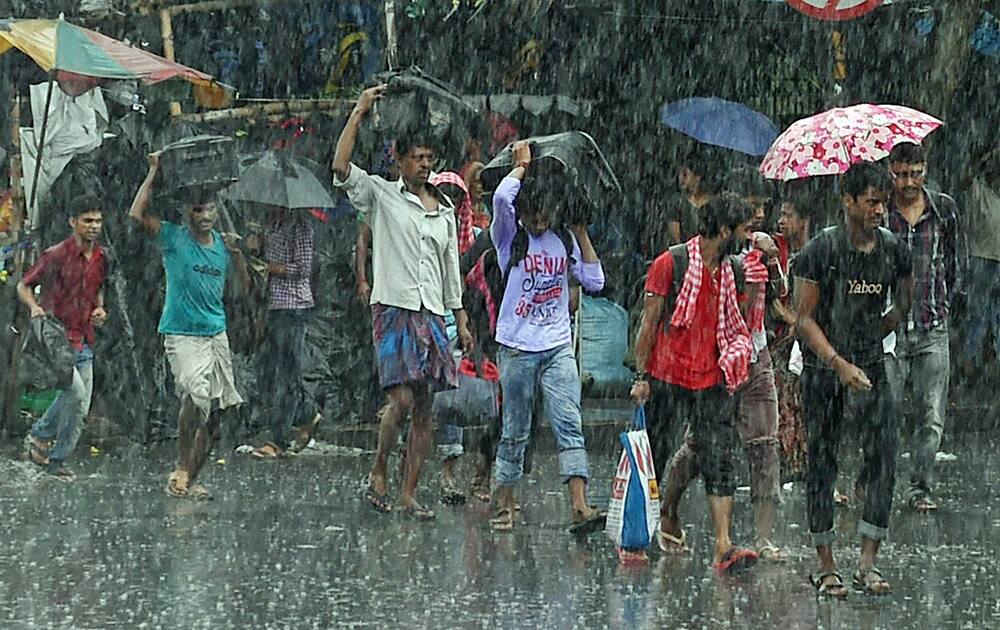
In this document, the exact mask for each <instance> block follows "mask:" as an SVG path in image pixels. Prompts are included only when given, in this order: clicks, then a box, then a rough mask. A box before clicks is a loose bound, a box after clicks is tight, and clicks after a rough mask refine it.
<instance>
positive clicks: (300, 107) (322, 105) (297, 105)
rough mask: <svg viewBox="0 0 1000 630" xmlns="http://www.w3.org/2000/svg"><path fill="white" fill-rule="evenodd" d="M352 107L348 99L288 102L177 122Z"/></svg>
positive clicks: (187, 116) (182, 117) (186, 117)
mask: <svg viewBox="0 0 1000 630" xmlns="http://www.w3.org/2000/svg"><path fill="white" fill-rule="evenodd" d="M353 106H354V101H351V100H348V99H331V100H290V101H276V102H269V103H264V104H261V105H244V106H243V107H234V108H231V109H220V110H216V111H211V112H202V113H200V114H182V115H180V116H178V119H179V120H184V121H187V122H193V123H206V122H218V121H220V120H236V119H239V118H260V117H264V116H266V117H271V116H284V115H287V114H303V113H307V112H322V111H334V110H338V109H343V110H347V109H349V108H351V107H353Z"/></svg>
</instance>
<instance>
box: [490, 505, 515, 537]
mask: <svg viewBox="0 0 1000 630" xmlns="http://www.w3.org/2000/svg"><path fill="white" fill-rule="evenodd" d="M490 529H492V530H493V531H495V532H510V531H513V530H514V512H513V510H511V509H509V508H500V509H499V510H497V511H496V513H495V514H494V515H493V518H491V519H490Z"/></svg>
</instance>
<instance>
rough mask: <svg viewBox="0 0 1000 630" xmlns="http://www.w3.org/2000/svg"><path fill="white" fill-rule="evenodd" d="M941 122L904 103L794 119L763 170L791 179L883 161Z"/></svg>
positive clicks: (840, 109) (855, 107)
mask: <svg viewBox="0 0 1000 630" xmlns="http://www.w3.org/2000/svg"><path fill="white" fill-rule="evenodd" d="M941 124H942V123H941V121H940V120H938V119H937V118H934V117H933V116H929V115H927V114H924V113H922V112H918V111H917V110H915V109H910V108H909V107H902V106H900V105H853V106H851V107H838V108H836V109H831V110H829V111H826V112H823V113H822V114H816V115H815V116H810V117H809V118H803V119H802V120H799V121H796V122H795V123H793V124H792V125H791V126H790V127H789V128H788V129H786V130H785V131H784V132H783V133H782V134H781V135H780V136H778V139H777V140H775V141H774V144H772V145H771V148H770V149H768V151H767V154H766V155H765V156H764V160H763V161H762V162H761V163H760V172H761V174H762V175H763V176H764V177H766V178H768V179H779V180H781V181H785V182H787V181H789V180H793V179H802V178H805V177H813V176H815V175H840V174H842V173H846V172H847V169H849V168H850V167H851V164H854V163H856V162H862V161H864V162H874V161H877V160H881V159H882V158H884V157H886V156H888V155H889V152H890V151H892V149H893V147H895V146H896V145H897V144H903V143H906V142H910V143H916V144H919V143H920V142H921V141H923V139H924V138H926V137H927V135H928V134H930V132H932V131H934V130H935V129H937V128H938V127H940V126H941Z"/></svg>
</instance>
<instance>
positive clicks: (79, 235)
mask: <svg viewBox="0 0 1000 630" xmlns="http://www.w3.org/2000/svg"><path fill="white" fill-rule="evenodd" d="M103 218H104V214H103V211H102V210H101V204H100V202H99V201H98V200H97V199H94V198H92V197H79V198H77V199H74V200H73V201H72V203H71V207H70V218H69V225H70V228H71V229H72V230H73V233H72V234H71V235H70V237H69V238H67V239H66V240H64V241H63V242H61V243H59V244H57V245H54V246H52V247H50V248H49V249H47V250H45V252H44V253H43V254H42V255H41V257H40V258H39V259H38V261H37V262H36V263H35V264H34V265H33V266H32V267H31V269H29V270H28V272H27V273H25V274H24V277H23V278H22V279H21V281H20V282H19V283H18V284H17V295H18V297H19V298H20V299H21V302H23V303H24V305H25V306H27V307H28V309H29V310H30V311H31V317H32V318H36V317H45V315H46V313H47V312H48V313H51V314H52V315H53V316H54V317H55V318H56V319H58V320H59V321H60V322H62V325H63V326H64V327H65V329H66V339H67V341H68V342H69V344H70V345H71V346H72V348H73V357H74V364H73V381H72V384H71V385H70V387H69V389H66V390H64V391H63V392H62V393H61V394H59V396H58V397H57V398H56V399H55V401H53V403H52V404H51V405H50V406H49V408H48V410H46V412H45V413H44V414H43V415H42V417H41V418H39V419H38V421H37V422H35V424H34V425H32V427H31V431H30V432H29V433H28V436H27V440H26V441H27V447H28V457H29V459H30V460H31V461H32V462H34V463H35V464H38V465H39V466H45V467H46V470H47V471H48V473H49V474H51V475H53V476H54V477H55V478H57V479H60V480H62V481H73V480H74V479H75V476H74V475H73V473H72V472H70V470H69V469H68V468H66V465H65V464H66V460H67V459H69V456H70V455H71V454H72V453H73V450H74V449H75V448H76V443H77V441H78V440H79V439H80V433H81V432H82V431H83V423H84V419H85V418H86V417H87V414H88V413H89V412H90V399H91V395H92V394H93V391H94V351H93V350H92V346H93V344H94V328H95V327H100V326H103V325H104V322H105V321H106V320H107V317H108V315H107V313H106V312H105V310H104V280H105V278H106V276H107V264H106V262H105V259H104V250H102V249H101V246H100V245H98V244H97V239H98V237H99V236H100V234H101V225H102V223H103ZM39 285H40V286H41V287H42V296H41V304H39V303H38V302H37V301H36V300H35V292H34V289H35V287H37V286H39ZM53 442H54V444H53ZM50 446H51V450H50Z"/></svg>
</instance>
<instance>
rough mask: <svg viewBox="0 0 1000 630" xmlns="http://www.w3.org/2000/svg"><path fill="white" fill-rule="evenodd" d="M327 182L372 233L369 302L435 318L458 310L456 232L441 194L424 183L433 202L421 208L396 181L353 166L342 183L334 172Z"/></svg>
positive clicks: (452, 215) (459, 282) (459, 283)
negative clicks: (341, 192) (426, 312)
mask: <svg viewBox="0 0 1000 630" xmlns="http://www.w3.org/2000/svg"><path fill="white" fill-rule="evenodd" d="M333 184H334V186H337V187H338V188H342V189H343V190H344V192H346V193H347V196H348V198H349V199H350V200H351V204H353V205H354V207H355V209H357V211H358V212H360V213H361V214H362V215H363V216H364V218H365V223H367V224H368V227H370V228H371V231H372V266H373V270H374V274H373V275H374V278H373V281H372V297H371V303H372V304H382V305H383V306H395V307H397V308H403V309H406V310H410V311H419V310H420V309H421V308H426V309H427V310H429V311H430V312H432V313H434V314H435V315H441V316H444V315H445V314H446V312H447V311H448V310H457V309H460V308H462V276H461V273H460V271H459V266H458V230H457V226H456V224H455V209H454V207H453V206H452V205H451V202H450V201H448V198H447V197H446V196H444V195H443V194H441V193H440V192H439V191H438V190H437V189H436V188H434V187H433V186H431V185H430V184H428V186H429V187H430V188H431V189H432V190H433V192H434V193H435V196H436V197H437V199H438V203H439V205H438V207H437V209H435V210H426V209H425V208H424V205H423V204H422V203H421V202H420V198H419V197H417V196H416V195H414V194H413V193H411V192H410V191H408V190H407V189H406V185H405V184H404V183H403V182H402V181H395V182H390V181H387V180H385V179H383V178H381V177H379V176H377V175H369V174H368V173H366V172H365V171H364V169H362V168H360V167H358V166H357V165H356V164H351V171H350V173H349V174H348V175H347V179H346V180H344V181H340V180H339V179H338V177H337V176H336V174H335V175H334V177H333Z"/></svg>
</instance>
